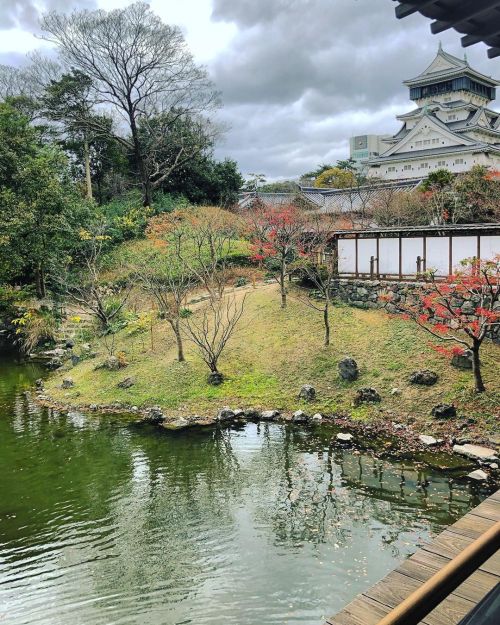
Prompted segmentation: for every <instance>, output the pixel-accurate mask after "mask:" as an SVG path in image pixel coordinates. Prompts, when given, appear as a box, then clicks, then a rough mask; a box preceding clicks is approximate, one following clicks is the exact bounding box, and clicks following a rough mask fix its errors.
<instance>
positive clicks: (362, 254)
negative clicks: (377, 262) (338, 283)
mask: <svg viewBox="0 0 500 625" xmlns="http://www.w3.org/2000/svg"><path fill="white" fill-rule="evenodd" d="M371 256H374V257H375V258H376V257H377V241H376V239H359V241H358V271H359V273H370V257H371ZM376 269H377V267H376V266H375V271H376Z"/></svg>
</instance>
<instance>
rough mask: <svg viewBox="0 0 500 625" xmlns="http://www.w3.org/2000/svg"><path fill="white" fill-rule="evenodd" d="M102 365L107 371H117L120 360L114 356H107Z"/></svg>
mask: <svg viewBox="0 0 500 625" xmlns="http://www.w3.org/2000/svg"><path fill="white" fill-rule="evenodd" d="M104 367H105V368H106V369H109V371H118V369H119V368H120V361H119V360H118V358H117V357H116V356H108V357H107V358H106V360H105V361H104Z"/></svg>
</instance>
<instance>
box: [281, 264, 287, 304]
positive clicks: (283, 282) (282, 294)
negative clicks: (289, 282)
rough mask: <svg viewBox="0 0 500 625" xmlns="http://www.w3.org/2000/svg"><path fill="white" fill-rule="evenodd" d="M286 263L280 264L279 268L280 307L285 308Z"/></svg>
mask: <svg viewBox="0 0 500 625" xmlns="http://www.w3.org/2000/svg"><path fill="white" fill-rule="evenodd" d="M285 279H286V265H285V263H282V264H281V269H280V291H281V308H286V284H285Z"/></svg>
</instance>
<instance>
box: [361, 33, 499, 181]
mask: <svg viewBox="0 0 500 625" xmlns="http://www.w3.org/2000/svg"><path fill="white" fill-rule="evenodd" d="M403 84H405V85H406V86H407V87H408V88H409V91H410V99H411V100H413V101H414V102H415V103H416V104H417V108H416V109H413V110H412V111H410V112H408V113H404V114H403V115H398V116H397V119H398V120H400V121H401V122H402V126H401V128H400V130H399V132H397V133H396V134H395V135H394V136H389V137H388V136H383V137H380V141H379V146H380V147H379V150H380V151H379V152H378V153H377V152H375V153H370V155H369V156H368V158H367V159H365V160H362V161H361V163H362V166H363V169H364V170H365V171H366V173H367V174H368V175H369V176H374V177H378V178H382V179H385V180H408V179H411V178H420V179H421V178H424V177H425V176H427V175H428V174H429V173H430V172H432V171H435V170H436V169H448V170H449V171H451V172H455V173H460V172H464V171H467V170H469V169H471V167H473V166H474V165H486V166H489V167H491V168H492V169H500V113H498V112H496V111H493V110H492V109H490V108H488V107H489V104H490V103H491V102H492V101H493V100H494V99H495V88H496V87H497V86H498V85H500V82H498V81H497V80H494V79H493V78H490V77H489V76H485V75H483V74H481V73H479V72H477V71H476V70H474V69H472V67H470V65H469V64H468V62H467V60H466V59H463V60H462V59H459V58H457V57H455V56H452V55H451V54H448V53H447V52H445V51H444V50H443V49H442V47H441V45H439V49H438V52H437V55H436V57H435V59H434V60H433V61H432V63H431V64H430V65H429V66H428V67H427V69H425V70H424V71H423V72H422V73H421V74H420V75H418V76H416V77H415V78H411V79H409V80H405V81H404V83H403ZM353 139H360V137H355V138H353ZM352 145H353V141H351V152H352Z"/></svg>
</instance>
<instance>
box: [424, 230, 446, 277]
mask: <svg viewBox="0 0 500 625" xmlns="http://www.w3.org/2000/svg"><path fill="white" fill-rule="evenodd" d="M448 263H449V246H448V237H427V242H426V269H427V271H429V270H430V269H433V270H436V272H437V275H438V276H447V275H448Z"/></svg>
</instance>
